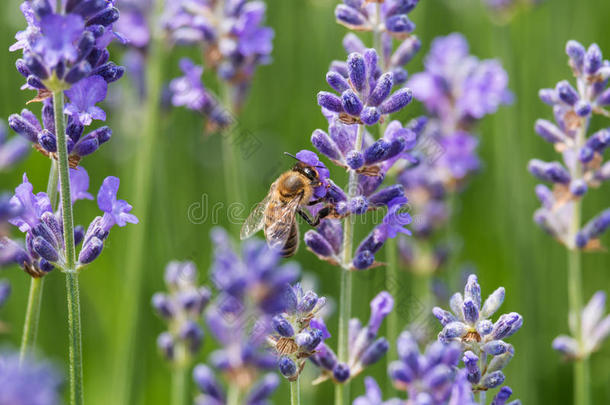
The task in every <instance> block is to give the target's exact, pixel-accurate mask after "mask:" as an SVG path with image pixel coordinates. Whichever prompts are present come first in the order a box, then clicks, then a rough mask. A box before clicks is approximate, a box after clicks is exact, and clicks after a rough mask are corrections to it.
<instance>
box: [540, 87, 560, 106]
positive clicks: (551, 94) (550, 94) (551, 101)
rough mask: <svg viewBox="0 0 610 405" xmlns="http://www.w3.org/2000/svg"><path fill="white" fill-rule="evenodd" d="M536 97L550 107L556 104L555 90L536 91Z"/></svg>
mask: <svg viewBox="0 0 610 405" xmlns="http://www.w3.org/2000/svg"><path fill="white" fill-rule="evenodd" d="M538 97H539V98H540V100H541V101H542V102H543V103H544V104H547V105H550V106H553V105H555V104H556V103H557V92H556V91H555V89H540V90H539V91H538Z"/></svg>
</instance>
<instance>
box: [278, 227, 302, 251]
mask: <svg viewBox="0 0 610 405" xmlns="http://www.w3.org/2000/svg"><path fill="white" fill-rule="evenodd" d="M298 248H299V225H298V224H297V222H296V221H294V222H293V223H292V227H291V228H290V236H288V239H287V240H286V243H285V244H284V247H283V248H282V251H281V252H280V254H281V255H282V257H290V256H292V255H294V254H295V253H296V252H297V249H298Z"/></svg>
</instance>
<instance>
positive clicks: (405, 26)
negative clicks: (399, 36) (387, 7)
mask: <svg viewBox="0 0 610 405" xmlns="http://www.w3.org/2000/svg"><path fill="white" fill-rule="evenodd" d="M385 25H386V28H387V30H388V31H390V32H395V33H409V32H413V30H415V24H414V23H413V22H412V21H411V20H409V17H407V16H406V14H399V15H394V16H392V17H390V18H388V19H386V21H385Z"/></svg>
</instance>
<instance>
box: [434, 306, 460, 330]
mask: <svg viewBox="0 0 610 405" xmlns="http://www.w3.org/2000/svg"><path fill="white" fill-rule="evenodd" d="M432 314H433V315H434V316H435V317H436V319H438V320H439V322H440V323H441V325H442V326H443V327H444V326H445V325H447V324H448V323H450V322H457V318H456V317H455V316H454V315H453V314H452V313H451V312H449V311H445V310H444V309H442V308H439V307H434V308H432Z"/></svg>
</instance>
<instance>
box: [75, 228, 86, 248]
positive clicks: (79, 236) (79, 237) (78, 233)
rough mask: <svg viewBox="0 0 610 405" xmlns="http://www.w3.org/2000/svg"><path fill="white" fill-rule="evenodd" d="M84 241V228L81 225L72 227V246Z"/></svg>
mask: <svg viewBox="0 0 610 405" xmlns="http://www.w3.org/2000/svg"><path fill="white" fill-rule="evenodd" d="M83 239H85V228H83V226H82V225H77V226H75V227H74V245H75V246H78V245H79V244H80V243H81V242H82V241H83Z"/></svg>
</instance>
